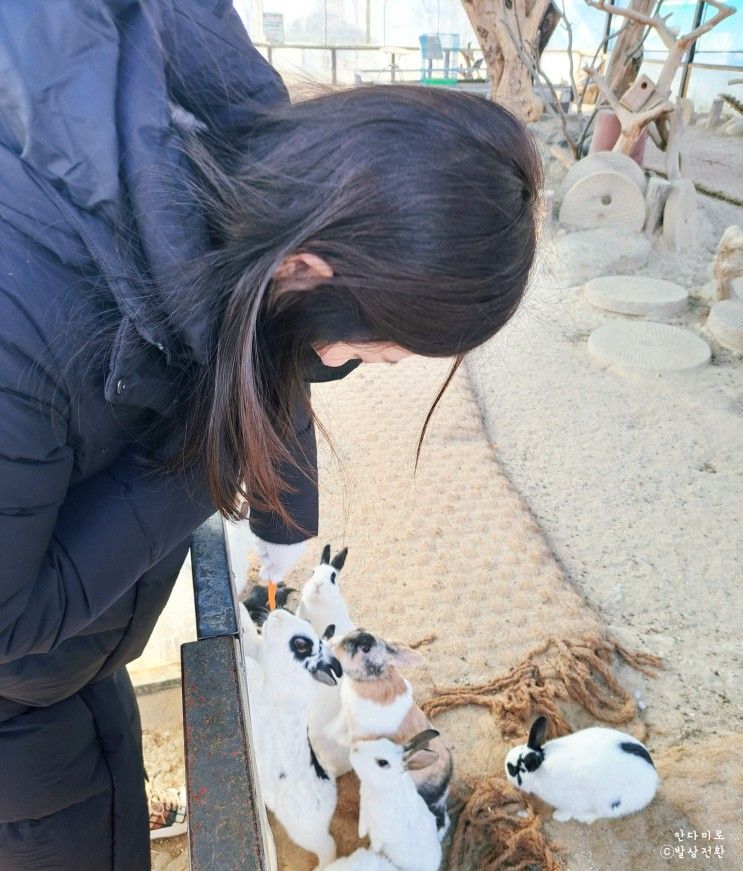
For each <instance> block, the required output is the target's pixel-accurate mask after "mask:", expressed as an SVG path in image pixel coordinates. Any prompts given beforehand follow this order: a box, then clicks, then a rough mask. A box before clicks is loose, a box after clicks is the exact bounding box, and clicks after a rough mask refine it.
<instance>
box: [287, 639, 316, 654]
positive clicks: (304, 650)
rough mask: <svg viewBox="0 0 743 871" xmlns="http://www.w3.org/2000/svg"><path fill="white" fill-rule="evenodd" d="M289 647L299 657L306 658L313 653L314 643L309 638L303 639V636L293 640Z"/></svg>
mask: <svg viewBox="0 0 743 871" xmlns="http://www.w3.org/2000/svg"><path fill="white" fill-rule="evenodd" d="M289 646H290V647H291V649H292V651H293V652H294V653H296V654H297V656H301V657H305V656H309V655H310V653H312V642H311V641H310V640H309V638H302V637H301V636H298V637H296V638H292V640H291V642H290V645H289Z"/></svg>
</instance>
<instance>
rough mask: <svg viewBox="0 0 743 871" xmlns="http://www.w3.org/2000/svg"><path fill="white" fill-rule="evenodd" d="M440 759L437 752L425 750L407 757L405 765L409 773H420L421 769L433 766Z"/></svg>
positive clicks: (417, 751)
mask: <svg viewBox="0 0 743 871" xmlns="http://www.w3.org/2000/svg"><path fill="white" fill-rule="evenodd" d="M438 758H439V754H438V753H436V751H435V750H429V749H428V748H424V749H422V750H416V751H415V752H413V753H411V754H410V755H409V756H405V758H404V761H403V765H404V766H405V769H406V770H407V771H418V770H420V769H421V768H428V766H429V765H433V763H434V762H435V761H436V760H437V759H438Z"/></svg>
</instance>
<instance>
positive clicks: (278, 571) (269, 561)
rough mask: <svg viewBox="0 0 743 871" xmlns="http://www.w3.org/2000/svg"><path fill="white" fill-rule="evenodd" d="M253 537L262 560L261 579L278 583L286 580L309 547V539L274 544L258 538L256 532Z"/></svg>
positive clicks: (256, 550)
mask: <svg viewBox="0 0 743 871" xmlns="http://www.w3.org/2000/svg"><path fill="white" fill-rule="evenodd" d="M253 538H254V539H255V552H256V553H257V554H258V556H259V558H260V561H261V570H260V577H261V580H263V581H275V582H276V583H277V584H278V583H280V582H281V581H283V580H284V578H285V577H286V575H287V574H288V572H289V571H290V570H291V569H292V568H293V567H294V566H295V565H296V564H297V563H298V562H299V560H300V559H301V558H302V556H303V555H304V552H305V550H306V549H307V541H299V542H297V543H296V544H273V543H272V542H270V541H263V539H262V538H258V536H257V535H255V533H254V534H253Z"/></svg>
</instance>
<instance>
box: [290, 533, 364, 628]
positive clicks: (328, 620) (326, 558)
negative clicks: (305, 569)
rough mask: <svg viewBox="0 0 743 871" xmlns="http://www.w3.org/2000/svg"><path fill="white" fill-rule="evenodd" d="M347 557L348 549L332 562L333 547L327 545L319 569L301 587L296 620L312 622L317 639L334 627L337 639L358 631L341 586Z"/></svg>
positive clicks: (342, 551) (345, 548) (340, 552)
mask: <svg viewBox="0 0 743 871" xmlns="http://www.w3.org/2000/svg"><path fill="white" fill-rule="evenodd" d="M347 554H348V548H347V547H344V548H343V550H341V551H339V552H338V553H337V554H336V555H335V556H334V557H333V559H332V560H331V559H330V545H329V544H326V545H325V547H324V548H323V551H322V556H321V557H320V565H318V566H317V567H316V568H315V570H314V571H313V572H312V576H311V577H310V579H309V580H308V581H307V583H306V584H305V585H304V587H302V594H301V598H300V601H299V606H298V607H297V617H301V618H302V619H303V620H309V622H310V623H311V624H312V627H313V629H314V630H315V632H317V634H318V635H324V634H325V630H326V629H327V627H328V626H330V625H331V624H332V625H333V626H335V631H336V634H338V635H345V634H346V633H347V632H350V631H351V630H352V629H355V628H356V627H355V626H354V625H353V623H352V622H351V618H350V617H349V616H348V608H347V607H346V603H345V602H344V601H343V596H342V595H341V590H340V584H339V583H338V579H339V578H338V576H339V575H340V572H341V569H342V568H343V565H344V563H345V562H346V556H347Z"/></svg>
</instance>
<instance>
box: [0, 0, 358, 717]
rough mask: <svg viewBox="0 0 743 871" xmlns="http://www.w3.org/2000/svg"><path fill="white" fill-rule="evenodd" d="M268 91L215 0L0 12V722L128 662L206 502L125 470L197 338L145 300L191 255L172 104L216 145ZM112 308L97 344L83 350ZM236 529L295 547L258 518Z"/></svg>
mask: <svg viewBox="0 0 743 871" xmlns="http://www.w3.org/2000/svg"><path fill="white" fill-rule="evenodd" d="M286 99H287V96H286V91H285V89H284V86H283V84H282V82H281V80H280V78H279V77H278V75H277V74H276V72H275V71H274V70H273V69H272V68H271V67H270V66H269V65H268V64H267V63H266V62H265V61H264V60H263V58H262V57H261V56H260V55H259V53H258V52H257V51H256V50H255V49H254V48H253V46H252V45H251V43H250V40H249V39H248V37H247V35H246V33H245V30H244V28H243V26H242V23H241V22H240V19H239V18H238V16H237V14H236V13H235V12H234V10H233V8H232V5H231V3H229V2H224V0H219V2H217V0H34V2H28V0H3V2H2V3H1V4H0V218H1V219H2V231H1V232H2V237H1V239H0V560H1V562H0V720H3V719H7V718H9V717H12V716H14V715H15V714H17V713H19V712H21V711H23V710H25V709H26V708H28V707H29V706H45V705H49V704H52V703H53V702H56V701H58V700H60V699H63V698H66V697H68V696H70V695H71V694H73V693H74V692H76V691H77V690H78V689H79V688H80V687H82V686H84V685H85V684H87V683H89V682H91V681H93V680H96V679H99V678H101V677H104V676H106V675H108V674H111V673H112V672H113V671H114V670H115V669H116V668H118V667H120V666H121V665H122V664H124V663H126V662H128V661H131V660H132V659H134V658H135V657H136V656H138V655H139V654H140V652H141V651H142V649H143V647H144V645H145V643H146V641H147V638H148V637H149V635H150V633H151V631H152V628H153V626H154V623H155V621H156V619H157V616H158V614H159V613H160V611H161V610H162V608H163V607H164V605H165V602H166V601H167V597H168V595H169V593H170V589H171V586H172V582H173V579H174V575H175V573H176V572H177V569H178V565H179V564H180V562H181V561H182V559H183V557H184V555H185V552H186V549H187V547H188V543H189V540H190V535H191V533H192V532H193V530H194V529H195V528H196V527H197V526H198V525H199V524H200V523H201V522H202V521H203V520H204V519H206V517H207V516H208V515H209V514H210V513H212V511H213V510H214V509H213V507H212V505H211V504H210V502H209V499H208V497H207V496H206V488H205V486H204V484H203V482H202V481H200V480H191V481H185V480H184V479H183V478H181V477H177V476H160V477H157V478H154V479H153V478H152V476H151V475H149V476H148V475H147V473H146V472H145V471H144V470H143V469H142V468H140V466H139V465H138V463H137V461H136V459H135V454H136V445H137V440H138V432H141V427H143V426H146V425H149V424H150V423H151V422H152V419H153V416H157V415H165V416H167V415H169V413H172V411H173V408H174V406H175V403H176V401H177V389H178V388H177V384H178V383H179V381H181V380H182V378H181V376H182V373H183V372H184V371H188V370H189V368H191V369H193V368H194V367H198V365H199V364H201V363H203V361H204V359H205V357H206V355H207V354H208V353H209V348H210V339H211V336H210V333H211V332H212V330H211V329H210V326H209V325H208V324H207V322H206V319H205V318H204V317H203V315H202V313H201V312H200V311H199V309H198V307H196V308H191V309H190V310H189V311H188V312H184V311H182V310H178V308H177V306H175V305H172V302H171V304H168V303H166V302H165V300H164V298H162V297H161V296H160V295H158V293H157V287H158V284H159V285H160V286H164V285H165V282H167V281H168V279H169V278H171V277H172V276H173V275H174V274H175V273H174V270H176V269H177V268H178V267H179V266H180V265H182V264H183V263H184V262H185V261H186V260H188V259H190V258H192V257H194V256H197V255H198V254H199V253H200V252H201V251H203V250H204V249H205V247H206V245H207V230H206V227H205V224H204V220H203V218H202V215H201V214H199V212H198V210H197V209H196V207H195V206H193V205H189V204H188V203H186V202H184V201H182V200H181V201H176V200H175V199H174V198H172V197H170V198H169V197H168V195H167V193H166V190H167V189H168V187H169V185H167V184H163V178H165V179H166V180H167V179H175V180H181V181H182V179H183V177H184V174H185V173H187V172H188V167H187V165H186V162H185V160H184V158H183V155H182V152H181V151H180V150H179V149H178V147H177V143H178V138H177V137H178V132H177V129H176V128H175V127H174V125H173V123H172V120H171V109H172V104H173V103H174V104H178V105H180V106H182V107H183V108H185V109H186V110H188V111H190V112H191V113H192V114H193V115H195V116H196V117H197V118H198V119H199V120H201V121H203V122H204V123H205V124H207V125H208V126H210V127H212V128H216V129H218V130H219V132H220V133H222V134H223V135H225V136H229V134H230V129H231V128H232V127H233V126H235V125H239V126H240V127H241V128H245V126H246V125H249V123H250V119H251V118H254V117H255V115H256V113H258V112H261V111H263V110H265V109H266V108H267V107H270V106H271V105H272V104H275V103H276V102H277V101H284V100H286ZM116 226H118V227H121V226H126V227H128V228H129V229H130V232H131V234H132V237H133V238H134V239H135V240H136V246H137V248H138V256H137V257H136V258H134V257H132V256H131V254H128V253H127V251H130V250H131V248H130V246H129V247H127V246H124V245H122V244H120V243H121V238H120V236H117V233H116V231H115V230H114V229H113V228H114V227H116ZM143 262H144V263H146V264H147V272H148V274H147V275H142V272H141V270H142V263H143ZM143 288H147V289H146V290H144V289H143ZM112 301H114V302H112ZM112 306H113V308H114V319H115V322H116V323H115V338H114V339H113V340H112V342H111V347H110V349H107V352H106V354H105V356H103V357H102V356H101V355H100V354H99V355H97V357H91V355H90V354H89V353H87V352H86V350H85V349H86V348H87V347H89V346H90V345H91V343H90V342H89V341H88V340H89V339H90V338H91V337H92V336H94V335H95V334H96V332H97V331H98V330H100V328H101V323H103V322H104V321H108V320H110V319H111V308H112ZM93 344H94V343H93ZM318 363H319V361H318ZM351 368H353V366H347V367H343V368H342V369H335V370H326V368H325V367H322V365H321V364H320V365H319V366H318V369H317V371H315V372H314V373H312V375H308V380H327V379H328V378H333V377H342V376H343V375H345V374H346V373H347V372H348V371H350V369H351ZM300 430H301V431H303V432H304V435H303V443H304V444H303V448H304V449H305V450H307V449H308V448H309V456H310V457H311V456H313V455H314V451H313V448H314V439H315V435H314V428H313V427H312V426H310V425H309V421H307V420H304V421H301V420H298V421H297V431H298V432H299V431H300ZM296 483H297V484H299V485H300V487H301V489H300V492H299V493H297V494H296V495H293V496H291V497H290V498H289V497H288V505H289V507H290V511H291V513H292V515H293V516H294V517H295V519H296V520H297V521H299V522H300V523H301V524H303V525H305V526H306V527H307V528H309V529H310V530H316V522H317V488H316V486H313V484H312V483H310V482H308V481H307V479H306V478H305V477H304V476H301V475H300V476H297V477H296ZM251 525H252V526H253V528H254V530H255V531H256V532H258V533H259V534H260V535H262V536H263V537H264V538H266V539H268V540H271V541H276V542H292V541H296V540H297V538H296V536H295V534H293V533H292V532H291V531H290V530H288V529H286V528H284V527H283V526H282V525H281V524H280V523H279V522H278V521H277V518H276V517H273V516H270V515H266V514H260V513H257V512H251Z"/></svg>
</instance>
